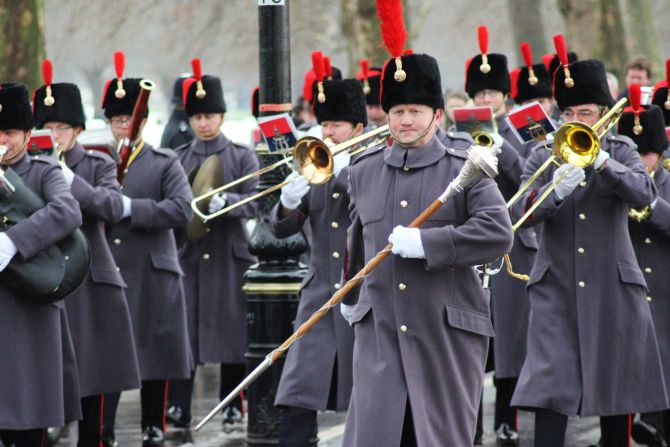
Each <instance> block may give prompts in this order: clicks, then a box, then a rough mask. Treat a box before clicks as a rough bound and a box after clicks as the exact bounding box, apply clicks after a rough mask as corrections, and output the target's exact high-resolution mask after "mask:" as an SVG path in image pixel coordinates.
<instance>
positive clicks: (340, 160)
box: [333, 151, 351, 177]
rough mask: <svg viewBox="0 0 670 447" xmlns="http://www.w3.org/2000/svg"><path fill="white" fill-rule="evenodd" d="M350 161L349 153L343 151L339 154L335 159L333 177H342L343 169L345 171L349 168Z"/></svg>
mask: <svg viewBox="0 0 670 447" xmlns="http://www.w3.org/2000/svg"><path fill="white" fill-rule="evenodd" d="M350 161H351V155H349V151H342V152H340V153H339V154H337V155H336V156H335V158H333V175H334V176H335V177H337V176H338V175H340V172H341V171H342V169H344V168H345V167H346V166H349V162H350Z"/></svg>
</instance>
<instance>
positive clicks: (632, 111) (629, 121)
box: [619, 84, 668, 154]
mask: <svg viewBox="0 0 670 447" xmlns="http://www.w3.org/2000/svg"><path fill="white" fill-rule="evenodd" d="M628 97H629V99H630V104H631V106H630V107H627V108H626V109H625V110H624V113H623V114H622V115H621V119H620V120H619V133H620V134H622V135H626V136H628V137H630V138H631V139H632V140H633V141H634V142H635V144H637V151H638V152H640V153H647V152H654V153H657V154H662V153H663V152H665V150H666V149H667V148H668V136H667V134H666V132H665V122H664V121H663V112H662V111H661V109H660V107H658V106H657V105H653V104H652V105H650V106H646V105H645V106H642V105H640V102H641V101H640V100H641V97H642V94H641V91H640V86H639V85H638V84H632V85H630V86H628Z"/></svg>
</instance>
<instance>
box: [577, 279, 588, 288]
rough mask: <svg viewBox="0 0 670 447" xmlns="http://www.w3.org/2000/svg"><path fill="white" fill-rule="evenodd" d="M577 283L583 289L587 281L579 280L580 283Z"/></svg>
mask: <svg viewBox="0 0 670 447" xmlns="http://www.w3.org/2000/svg"><path fill="white" fill-rule="evenodd" d="M577 285H578V286H579V287H581V288H582V289H583V288H584V287H586V283H585V282H584V281H579V283H577Z"/></svg>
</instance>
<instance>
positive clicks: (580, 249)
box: [577, 247, 585, 254]
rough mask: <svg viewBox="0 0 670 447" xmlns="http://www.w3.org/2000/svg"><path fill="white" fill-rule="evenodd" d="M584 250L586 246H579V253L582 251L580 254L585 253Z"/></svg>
mask: <svg viewBox="0 0 670 447" xmlns="http://www.w3.org/2000/svg"><path fill="white" fill-rule="evenodd" d="M584 251H585V250H584V247H579V248H578V249H577V253H580V254H584Z"/></svg>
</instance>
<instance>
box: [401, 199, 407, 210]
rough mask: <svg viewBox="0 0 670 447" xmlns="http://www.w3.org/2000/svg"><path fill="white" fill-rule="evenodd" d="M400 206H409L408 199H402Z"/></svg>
mask: <svg viewBox="0 0 670 447" xmlns="http://www.w3.org/2000/svg"><path fill="white" fill-rule="evenodd" d="M400 206H401V207H403V208H406V207H407V200H401V201H400Z"/></svg>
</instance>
